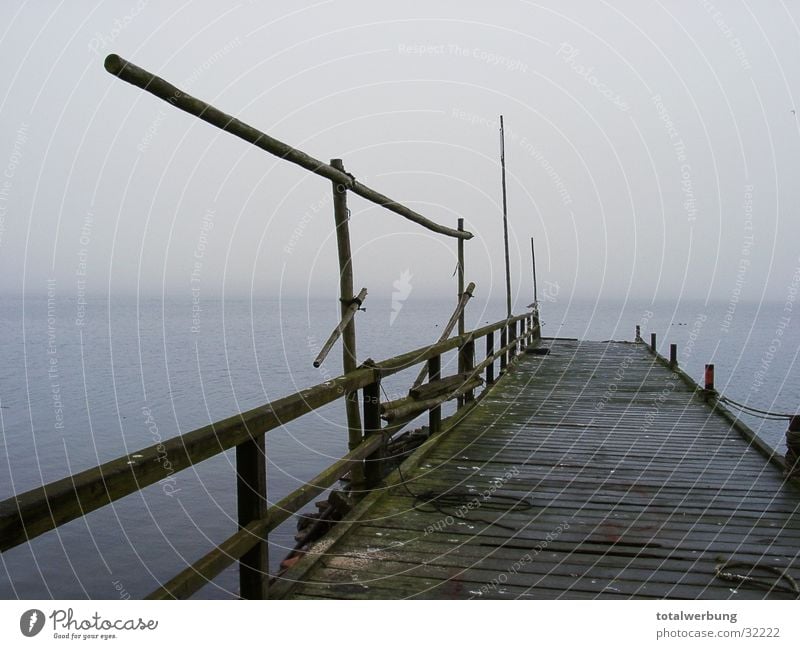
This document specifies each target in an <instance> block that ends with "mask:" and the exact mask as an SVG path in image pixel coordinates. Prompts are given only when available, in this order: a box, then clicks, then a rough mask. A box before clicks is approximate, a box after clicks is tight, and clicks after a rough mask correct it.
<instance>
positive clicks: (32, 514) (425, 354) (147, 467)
mask: <svg viewBox="0 0 800 649" xmlns="http://www.w3.org/2000/svg"><path fill="white" fill-rule="evenodd" d="M526 317H528V314H524V315H520V316H514V317H512V318H507V319H503V320H499V321H497V322H495V323H493V324H490V325H486V326H484V327H481V328H480V329H476V330H474V331H471V332H467V333H465V334H464V335H463V336H454V337H452V338H448V339H447V340H444V341H442V342H439V343H436V344H434V345H429V346H427V347H420V348H418V349H415V350H413V351H410V352H406V353H404V354H400V355H398V356H394V357H392V358H389V359H386V360H384V361H381V362H379V363H374V364H371V365H369V366H362V367H360V368H359V369H357V370H356V371H354V372H350V373H349V374H345V375H341V376H338V377H336V378H334V379H331V380H330V381H326V382H325V383H320V384H318V385H315V386H312V387H310V388H307V389H305V390H301V391H299V392H296V393H294V394H291V395H288V396H286V397H283V398H281V399H277V400H276V401H272V402H270V403H267V404H264V405H262V406H258V407H257V408H253V409H251V410H248V411H247V412H242V413H239V414H236V415H234V416H232V417H228V418H227V419H223V420H220V421H217V422H214V423H211V424H208V425H206V426H202V427H200V428H197V429H195V430H193V431H190V432H188V433H184V434H183V435H179V436H176V437H173V438H171V439H169V440H166V441H164V442H162V443H160V444H154V445H152V446H148V447H147V448H144V449H141V450H138V451H133V452H131V453H130V454H129V455H125V456H122V457H119V458H117V459H114V460H111V461H109V462H105V463H103V464H101V465H98V466H95V467H92V468H90V469H86V470H84V471H81V472H79V473H76V474H74V475H72V476H69V477H67V478H62V479H60V480H56V481H54V482H51V483H48V484H46V485H43V486H41V487H36V488H34V489H31V490H29V491H26V492H24V493H22V494H18V495H15V496H11V497H10V498H7V499H5V500H3V501H0V552H4V551H6V550H9V549H10V548H13V547H15V546H17V545H20V544H21V543H25V542H26V541H29V540H31V539H33V538H35V537H37V536H39V535H40V534H43V533H45V532H48V531H50V530H52V529H54V528H56V527H58V526H60V525H63V524H64V523H68V522H69V521H72V520H74V519H76V518H81V517H83V516H85V515H86V514H88V513H90V512H92V511H95V510H96V509H99V508H100V507H103V506H105V505H108V504H110V503H112V502H114V501H116V500H118V499H120V498H123V497H124V496H128V495H130V494H132V493H135V492H137V491H139V490H141V489H143V488H145V487H147V486H149V485H152V484H155V483H156V482H158V481H160V480H163V479H165V478H167V477H169V476H170V475H172V474H174V473H177V472H179V471H182V470H184V469H186V468H188V467H190V466H192V465H193V464H197V463H199V462H202V461H204V460H207V459H209V458H211V457H213V456H215V455H217V454H219V453H222V452H223V451H226V450H228V449H231V448H233V447H235V446H238V445H240V444H242V443H244V442H246V441H249V440H252V439H254V438H256V437H257V436H259V435H261V434H263V433H265V432H267V431H270V430H273V429H275V428H278V427H280V426H282V425H284V424H286V423H288V422H290V421H293V420H295V419H297V418H298V417H301V416H302V415H305V414H307V413H309V412H312V411H313V410H316V409H317V408H320V407H321V406H324V405H326V404H328V403H331V402H333V401H336V400H337V399H340V398H342V397H344V395H346V394H348V393H351V392H354V391H356V390H360V389H362V388H364V387H365V386H367V385H370V384H371V383H374V382H375V381H376V380H378V379H379V378H380V377H385V376H390V375H392V374H396V373H397V372H401V371H402V370H404V369H407V368H409V367H413V366H414V365H417V364H419V363H422V362H424V361H427V360H429V359H431V358H433V357H434V356H439V355H440V354H443V353H445V352H448V351H450V350H453V349H456V348H458V347H461V346H462V345H464V344H466V343H467V342H469V341H470V340H475V339H477V338H482V337H483V336H485V335H487V334H488V333H490V332H494V331H497V330H498V329H502V328H503V327H505V326H508V325H511V324H513V323H516V322H518V321H520V320H522V319H524V318H526ZM510 344H511V343H509V345H510ZM165 459H168V460H169V468H168V469H167V468H166V467H165V466H164V465H165V462H164V460H165Z"/></svg>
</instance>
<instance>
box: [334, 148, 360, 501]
mask: <svg viewBox="0 0 800 649" xmlns="http://www.w3.org/2000/svg"><path fill="white" fill-rule="evenodd" d="M331 167H333V168H334V169H337V170H339V171H341V172H342V173H344V165H343V164H342V161H341V160H340V159H338V158H334V159H333V160H331ZM333 216H334V221H335V223H336V248H337V252H338V257H339V303H340V307H341V314H342V321H344V320H345V316H346V315H347V311H348V310H349V309H350V307H351V305H352V302H353V256H352V253H351V251H350V223H349V220H350V211H349V210H348V209H347V189H346V188H345V187H344V186H343V185H341V184H340V183H336V182H334V183H333ZM357 366H358V360H357V354H356V323H355V322H354V321H353V319H352V318H350V319H349V320H347V324H346V325H345V326H344V330H343V331H342V369H343V372H344V374H349V373H350V372H352V371H354V370H355V369H356V367H357ZM345 412H346V414H347V447H348V449H350V450H351V451H352V450H354V449H355V448H356V447H357V446H358V445H359V444H360V443H361V440H362V435H361V414H360V412H359V409H358V393H357V392H356V391H353V392H350V393H348V394H346V395H345ZM351 478H352V481H353V486H354V489H356V490H358V489H360V488H361V487H362V486H363V482H364V472H363V467H361V466H358V465H356V466H354V467H353V470H352V472H351Z"/></svg>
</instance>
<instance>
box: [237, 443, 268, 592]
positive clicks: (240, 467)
mask: <svg viewBox="0 0 800 649" xmlns="http://www.w3.org/2000/svg"><path fill="white" fill-rule="evenodd" d="M236 510H237V516H238V524H239V529H242V528H243V527H246V526H247V525H248V524H250V523H251V522H252V521H254V520H257V519H260V518H262V517H263V516H264V514H265V512H266V511H267V457H266V443H265V435H264V434H261V435H259V436H258V437H256V438H253V439H250V440H248V441H246V442H242V443H241V444H239V445H238V446H237V447H236ZM268 583H269V553H268V545H267V540H266V539H264V540H263V541H261V542H260V543H258V544H257V545H256V546H254V547H253V549H252V550H250V551H249V552H247V553H246V554H244V555H243V556H242V558H241V559H240V560H239V596H240V597H241V598H242V599H267V584H268Z"/></svg>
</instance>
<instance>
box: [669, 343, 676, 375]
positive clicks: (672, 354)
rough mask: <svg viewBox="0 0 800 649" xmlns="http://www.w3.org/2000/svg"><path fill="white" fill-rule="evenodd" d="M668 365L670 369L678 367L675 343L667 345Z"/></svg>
mask: <svg viewBox="0 0 800 649" xmlns="http://www.w3.org/2000/svg"><path fill="white" fill-rule="evenodd" d="M669 366H670V367H671V368H672V369H675V368H676V367H678V346H677V345H676V344H675V343H671V344H670V346H669Z"/></svg>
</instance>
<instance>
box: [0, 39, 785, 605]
mask: <svg viewBox="0 0 800 649" xmlns="http://www.w3.org/2000/svg"><path fill="white" fill-rule="evenodd" d="M105 66H106V69H107V70H108V71H109V72H110V73H112V74H114V75H115V76H117V77H119V78H120V79H123V80H124V81H126V82H128V83H130V84H132V85H134V86H137V87H139V88H141V89H143V90H145V91H146V92H148V93H150V94H151V95H153V96H155V97H157V98H158V99H159V100H162V101H165V102H167V103H169V104H171V105H172V106H174V107H175V108H178V109H179V110H182V111H184V112H186V113H188V114H190V115H193V116H195V117H197V118H199V119H202V120H204V121H205V122H207V123H209V124H212V125H214V126H216V127H218V128H220V129H222V130H224V131H226V132H227V133H230V134H231V135H233V136H236V137H238V138H240V139H241V140H244V141H245V142H247V143H248V144H249V145H253V146H256V147H258V148H260V149H262V150H264V151H266V152H267V153H270V154H272V155H274V156H277V157H279V158H281V159H284V160H286V161H287V162H290V163H293V164H295V165H297V166H298V167H301V168H303V169H305V170H306V171H308V172H311V173H313V174H315V175H317V176H320V177H322V178H323V179H324V180H325V181H326V182H329V183H330V184H331V190H332V195H333V202H334V214H333V217H334V218H333V220H332V225H333V227H334V228H335V230H336V238H337V252H338V261H339V273H340V276H339V280H340V281H339V295H338V298H337V299H338V301H339V305H340V309H341V321H340V323H339V325H338V326H337V327H336V328H335V329H334V331H333V332H332V333H331V335H330V337H329V338H328V340H327V341H326V343H325V344H324V346H323V348H322V349H321V350H320V351H319V353H318V354H317V355H316V357H315V358H314V359H313V365H314V366H315V367H319V366H320V365H321V364H322V363H324V362H325V360H326V357H327V356H328V354H329V352H330V351H331V349H333V347H334V345H335V344H336V343H337V342H338V341H339V340H340V339H341V342H342V368H343V373H342V374H341V375H339V376H337V377H336V378H333V379H330V380H328V381H325V382H324V383H321V384H319V385H315V386H311V387H309V388H306V389H304V390H300V391H298V392H295V393H293V394H289V395H286V396H284V397H282V398H280V399H277V400H274V401H271V402H269V403H265V404H262V405H260V406H259V407H256V408H253V409H251V410H248V411H246V412H239V413H235V414H232V416H230V417H228V418H226V419H223V420H220V421H215V422H209V423H208V424H206V425H204V426H201V427H200V428H197V429H195V430H191V431H188V432H183V433H182V434H180V435H178V436H176V437H173V438H171V439H168V440H164V441H163V442H160V443H158V444H153V445H151V446H149V447H147V448H143V449H138V450H132V451H130V452H129V453H128V454H127V455H124V456H122V457H119V458H116V459H114V460H111V461H109V462H105V463H103V464H100V465H98V466H95V467H91V468H89V469H86V470H84V471H80V472H78V473H76V474H74V475H71V476H66V477H64V478H62V479H60V480H56V481H54V482H51V483H49V484H44V485H41V486H39V487H37V488H35V489H31V490H29V491H27V492H24V493H14V494H11V495H10V496H8V497H6V498H5V499H4V500H2V501H0V552H6V551H8V550H11V549H12V548H15V547H18V546H20V545H24V544H26V543H28V542H29V541H31V540H32V539H34V538H36V537H37V536H39V535H41V534H46V533H50V532H52V531H53V530H55V529H56V528H58V527H60V526H61V525H64V524H67V523H69V522H70V521H74V520H76V519H80V518H83V517H85V516H86V515H87V514H89V513H91V512H93V511H95V510H97V509H100V508H102V507H105V506H107V505H109V504H111V503H113V502H115V501H117V500H119V499H121V498H125V497H128V496H132V495H134V494H137V493H138V492H139V491H140V490H142V489H144V488H146V487H148V486H150V485H153V484H156V483H159V482H162V481H164V480H168V479H171V476H172V475H173V474H174V473H177V472H180V471H183V470H186V469H188V468H190V467H192V466H194V465H196V464H199V463H202V462H204V461H205V460H207V459H209V458H211V457H214V456H216V455H219V454H220V453H224V452H226V451H228V450H234V449H235V463H236V475H235V478H233V477H232V481H231V482H232V484H231V489H235V490H236V494H237V512H236V521H237V525H236V529H235V530H232V533H231V534H230V536H228V538H226V539H225V540H224V541H222V542H221V543H219V544H218V545H216V546H214V547H213V548H212V549H210V550H209V551H208V552H207V553H206V554H205V555H204V556H200V557H197V558H191V559H190V561H192V563H191V564H190V565H187V562H186V561H183V560H182V562H181V563H180V565H176V566H175V567H174V570H178V571H179V572H177V574H176V573H175V572H174V571H172V572H171V573H169V574H162V575H158V576H157V578H158V583H159V584H160V585H159V587H158V588H156V589H155V590H154V591H153V592H151V593H149V595H148V594H147V593H146V592H142V593H132V594H134V595H135V596H138V597H144V596H147V597H148V598H150V599H171V598H188V597H191V596H193V595H195V594H199V595H200V596H201V597H202V589H203V588H204V587H205V586H206V585H208V584H209V583H210V582H211V581H213V580H214V579H215V578H216V577H217V576H218V575H219V574H220V573H221V572H222V571H224V570H225V569H226V568H228V567H229V566H231V565H233V564H238V568H239V596H240V597H241V598H247V599H265V598H356V599H357V598H411V597H414V598H448V599H468V598H548V599H549V598H596V597H604V598H635V597H650V598H669V597H674V598H717V599H729V598H737V599H741V598H764V597H770V598H796V597H797V596H798V594H800V590H798V587H797V583H796V582H795V581H794V578H793V575H796V574H797V569H796V567H795V565H794V562H795V561H796V560H797V557H798V553H800V521H799V520H798V519H797V517H796V513H797V511H798V507H800V489H798V487H797V486H796V483H797V480H796V479H795V478H792V477H784V476H785V475H787V473H786V471H785V469H787V468H788V469H790V471H791V475H795V476H797V475H798V473H800V460H798V458H800V417H794V418H792V421H791V424H790V430H789V432H788V433H787V444H789V453H788V454H787V458H788V461H787V462H784V460H783V458H781V457H780V456H779V455H778V454H777V453H776V452H775V451H773V450H772V449H770V448H768V447H766V446H765V445H764V443H763V442H761V441H760V440H759V439H758V438H757V437H756V436H755V435H754V434H753V432H752V431H750V430H749V429H748V428H747V427H746V426H745V425H744V424H742V423H741V422H740V421H739V420H738V419H736V418H735V417H734V416H733V415H731V414H730V412H728V411H727V410H726V409H725V408H724V407H723V405H722V402H723V401H724V398H723V397H719V395H717V394H716V393H715V392H714V391H713V367H712V366H708V368H707V372H706V379H705V384H704V387H703V388H700V387H699V386H698V385H696V384H695V383H694V382H693V381H692V380H691V379H690V378H689V377H688V376H686V375H685V374H684V373H683V372H682V371H681V370H680V369H679V368H678V367H677V349H676V347H675V346H674V345H672V346H671V348H670V359H669V360H667V359H665V358H662V357H661V356H659V355H658V354H657V353H656V352H655V348H656V345H655V334H652V338H651V344H650V346H647V345H645V343H644V341H643V340H642V338H641V337H640V332H639V326H637V328H636V332H637V334H636V338H635V341H634V342H630V343H629V342H603V343H601V342H580V343H579V342H577V341H574V340H562V339H559V340H552V339H550V340H548V339H542V338H541V330H540V323H539V310H538V303H537V301H536V288H535V287H536V269H535V265H534V268H533V282H534V302H533V303H532V304H531V305H529V309H530V310H529V311H526V312H524V313H521V314H519V315H512V313H511V306H512V299H511V283H510V271H509V266H508V248H507V243H506V254H505V259H506V306H507V313H506V316H505V317H504V318H503V319H502V320H499V321H497V322H494V323H492V324H487V325H485V326H481V327H479V328H477V329H474V330H471V331H466V330H465V315H464V311H465V309H466V307H467V304H468V303H469V301H470V298H471V297H472V295H473V291H475V290H476V283H474V282H468V283H466V285H465V280H466V279H467V278H466V271H465V251H464V244H465V241H468V240H469V239H470V238H472V236H473V235H472V234H471V233H470V232H469V231H468V230H465V229H464V220H463V219H461V218H460V219H458V223H457V227H456V228H452V227H447V226H444V225H442V224H440V223H437V222H436V221H434V220H432V219H429V218H428V217H426V216H423V215H422V214H419V213H418V212H416V211H414V210H412V209H411V208H409V207H408V206H406V205H403V204H400V203H398V202H396V201H394V200H392V199H390V198H388V197H387V196H385V195H384V194H382V193H380V192H378V191H376V190H374V189H372V188H371V187H368V186H367V185H365V184H364V183H362V182H360V181H358V180H356V179H355V177H353V176H352V175H351V174H350V173H348V172H347V171H346V170H345V167H344V163H343V162H342V160H340V159H338V158H333V159H331V162H330V164H325V163H323V162H321V161H320V160H318V159H317V158H314V157H312V156H310V155H308V154H306V153H305V152H303V151H300V150H299V149H296V148H294V147H292V146H290V145H288V144H286V143H284V142H282V141H280V140H278V139H276V138H273V137H271V136H270V135H268V134H266V133H262V132H261V131H259V130H257V129H256V128H254V127H252V126H250V125H248V124H245V123H244V122H241V121H240V120H238V119H236V118H235V117H233V116H231V115H228V114H226V113H223V112H222V111H220V110H219V109H217V108H215V107H213V106H211V105H210V104H207V103H205V102H203V101H201V100H199V99H196V98H194V97H192V96H190V95H188V94H186V93H185V92H183V91H181V90H180V89H178V88H176V87H175V86H173V85H172V84H170V83H168V82H167V81H165V80H164V79H161V78H160V77H157V76H155V75H153V74H152V73H150V72H148V71H146V70H144V69H142V68H139V67H137V66H136V65H134V64H132V63H130V62H128V61H125V60H124V59H121V58H120V57H118V56H116V55H113V54H112V55H109V57H107V58H106V61H105ZM501 162H502V164H503V177H504V174H505V167H504V162H505V160H504V157H503V158H502V160H501ZM350 196H355V197H359V198H360V199H365V200H367V201H370V202H371V203H373V204H375V205H378V206H380V207H382V208H384V209H385V210H386V211H389V212H392V213H393V214H394V215H397V216H400V217H403V218H405V219H407V220H409V221H411V222H413V223H416V224H417V225H419V226H421V227H424V228H426V229H428V230H429V231H431V232H434V233H436V234H440V235H444V236H448V237H451V238H454V239H456V244H457V252H456V259H457V292H456V295H455V297H456V300H455V310H454V311H453V314H452V316H451V317H450V320H449V322H448V323H447V324H446V325H445V326H444V329H443V333H442V335H441V336H440V338H439V339H438V340H437V341H433V342H431V343H430V344H426V345H425V346H422V347H420V348H418V349H415V350H411V351H408V352H406V353H403V354H400V355H398V356H395V357H393V358H389V359H385V360H382V361H377V362H376V361H374V360H372V359H362V358H360V357H359V356H358V352H357V348H356V342H357V338H356V331H355V324H356V319H357V313H358V312H359V310H360V309H361V307H362V303H363V301H364V300H365V299H366V296H367V294H368V291H367V287H364V288H362V289H361V291H360V292H359V293H357V294H356V293H355V292H354V287H355V286H356V285H357V284H355V283H354V270H353V264H352V258H351V248H350V239H349V227H350V226H349V224H348V213H349V209H348V198H349V197H350ZM503 205H504V209H503V220H504V223H507V213H506V201H505V183H503ZM504 229H505V228H504ZM506 239H507V238H506ZM533 254H534V250H533V241H531V256H532V258H533ZM477 284H478V287H479V288H480V283H479V282H477ZM456 325H457V326H458V329H457V334H455V335H453V330H454V328H455V327H456ZM448 353H452V354H457V358H458V360H457V368H454V369H455V371H454V372H453V371H452V370H451V374H450V375H443V372H444V371H445V370H446V369H447V364H446V363H444V362H443V358H444V357H445V355H446V354H448ZM309 361H311V359H309ZM412 369H413V371H414V372H415V375H416V379H415V380H414V381H413V382H412V383H411V384H410V388H409V390H408V393H407V394H405V392H403V393H402V394H401V395H400V396H399V398H394V399H392V400H389V399H388V397H387V400H386V401H383V400H382V394H384V393H383V389H382V387H381V383H382V381H383V380H384V379H386V378H387V377H389V376H392V375H395V374H398V373H400V372H403V371H405V370H412ZM384 396H385V395H384ZM338 400H342V401H343V402H344V405H345V416H346V421H347V431H348V453H347V454H346V455H345V456H344V457H342V458H340V459H338V460H337V461H335V462H333V464H331V466H329V467H327V468H326V469H324V470H323V471H322V472H321V473H319V474H318V475H317V476H315V477H314V478H312V479H310V480H309V481H308V482H307V483H306V484H303V485H302V486H300V487H299V488H297V489H295V490H294V491H292V492H291V493H289V494H279V495H278V496H277V497H275V496H274V495H272V494H269V493H268V492H267V484H268V483H267V476H266V465H267V455H268V453H269V445H268V434H269V432H270V431H272V430H274V429H276V428H280V427H282V426H285V425H286V424H287V423H289V422H291V421H294V420H296V419H298V418H300V417H303V416H304V415H306V414H308V413H310V412H313V411H314V410H316V409H318V408H321V407H323V406H326V405H327V404H330V403H333V402H334V401H338ZM449 401H455V403H456V404H457V407H456V411H455V414H453V415H451V416H450V417H447V418H443V416H442V415H443V412H442V406H443V404H445V403H446V402H449ZM740 405H741V404H740ZM746 407H747V406H746V405H745V408H746ZM751 410H752V408H751ZM143 412H144V413H145V414H148V413H149V411H148V410H147V408H144V409H143ZM767 414H769V413H767ZM423 416H426V417H427V425H426V426H424V427H422V428H417V429H416V430H412V431H410V432H409V431H407V430H404V429H406V428H408V427H411V426H419V423H420V422H419V419H420V417H423ZM775 416H778V417H782V415H773V418H775ZM405 433H409V434H408V435H405ZM398 437H399V438H400V439H398ZM412 442H413V444H412ZM419 442H421V444H422V445H421V446H419V448H416V447H414V446H413V445H414V444H417V443H419ZM414 448H416V450H414ZM392 453H398V454H399V455H398V456H397V457H392ZM409 454H410V455H409ZM393 463H394V464H393ZM787 465H788V466H787ZM393 466H395V467H396V468H394V470H393V471H392V467H393ZM345 479H346V480H345ZM337 488H338V489H339V490H340V491H338V493H336V494H331V495H329V496H328V498H329V499H328V500H327V501H325V503H326V504H323V503H318V504H320V505H322V506H323V507H324V508H327V509H323V512H324V511H328V510H329V509H330V508H331V507H333V505H332V504H331V501H332V500H333V501H340V502H343V503H344V504H345V506H344V507H343V509H347V508H350V509H349V513H347V514H346V515H345V519H344V520H343V521H342V522H340V523H338V524H337V525H335V526H334V527H333V528H332V529H330V531H329V532H328V534H327V535H325V536H323V537H322V539H321V540H319V541H317V542H316V543H314V542H313V539H311V538H308V537H304V538H303V539H302V540H301V541H299V542H298V548H296V550H297V553H296V554H295V555H294V556H293V557H292V558H291V559H290V560H289V562H286V563H284V565H285V566H289V567H288V569H287V570H285V571H284V572H281V573H280V574H279V575H270V570H269V566H270V563H269V557H268V547H269V534H270V532H272V531H273V530H275V529H276V528H277V527H278V526H279V525H281V524H283V523H285V522H286V521H287V520H289V519H290V518H292V517H293V516H294V515H296V514H298V513H299V512H301V510H302V508H304V507H306V506H307V505H309V504H310V503H311V502H313V501H314V500H315V499H316V498H318V497H320V496H321V495H323V494H326V493H328V492H330V491H331V490H332V489H333V490H336V489H337ZM304 518H305V519H307V520H310V517H308V516H305V517H304ZM323 518H324V517H323V516H321V515H320V516H318V517H317V518H316V519H315V522H314V523H313V524H312V527H315V526H316V525H317V523H320V526H319V527H320V528H322V527H324V525H322V523H325V524H327V523H329V522H332V521H333V520H334V519H333V517H331V519H330V520H327V519H325V520H323ZM192 533H194V531H192ZM309 543H311V545H309ZM131 590H132V589H131Z"/></svg>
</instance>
